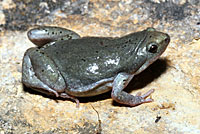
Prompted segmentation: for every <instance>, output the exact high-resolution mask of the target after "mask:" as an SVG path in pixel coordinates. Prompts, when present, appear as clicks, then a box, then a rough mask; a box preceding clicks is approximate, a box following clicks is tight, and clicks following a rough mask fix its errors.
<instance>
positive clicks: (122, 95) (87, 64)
mask: <svg viewBox="0 0 200 134" xmlns="http://www.w3.org/2000/svg"><path fill="white" fill-rule="evenodd" d="M28 37H29V39H30V40H31V41H32V42H33V43H34V44H36V45H37V46H38V47H35V48H30V49H28V50H27V51H26V53H25V55H24V59H23V66H22V68H23V70H22V82H23V83H24V84H25V85H26V86H27V87H30V88H32V89H34V90H37V91H39V92H43V93H46V94H53V95H55V96H56V97H62V98H71V99H73V100H75V101H76V102H77V104H78V100H77V99H76V98H75V97H88V96H95V95H99V94H102V93H105V92H107V91H109V90H112V93H111V96H112V98H113V100H115V101H117V102H119V103H122V104H126V105H129V106H136V105H139V104H142V103H147V102H152V101H153V100H152V99H151V98H147V97H148V96H149V95H150V94H151V93H153V92H154V90H150V91H148V92H147V93H146V94H144V95H141V93H138V94H137V95H136V96H133V95H130V94H128V93H126V92H125V91H123V89H124V88H125V87H126V86H127V85H128V83H129V82H130V80H131V79H132V78H133V77H134V75H137V74H139V73H140V72H142V71H143V70H144V69H146V68H147V67H148V66H149V65H150V64H151V63H153V62H154V61H155V60H157V59H158V58H159V57H160V55H161V54H162V53H163V52H164V51H165V49H166V47H167V45H168V44H169V41H170V37H169V35H167V34H165V33H162V32H158V31H156V30H155V29H154V28H147V29H146V30H144V31H141V32H136V33H131V34H128V35H126V36H123V37H120V38H107V37H83V38H81V37H80V36H79V35H78V34H77V33H75V32H73V31H70V30H67V29H63V28H58V27H40V28H36V29H32V30H30V31H29V32H28Z"/></svg>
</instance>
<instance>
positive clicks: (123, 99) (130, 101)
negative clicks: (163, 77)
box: [111, 73, 154, 106]
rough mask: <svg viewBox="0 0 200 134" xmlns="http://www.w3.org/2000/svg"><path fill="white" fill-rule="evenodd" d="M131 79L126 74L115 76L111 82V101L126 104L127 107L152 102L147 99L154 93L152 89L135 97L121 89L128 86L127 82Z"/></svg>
mask: <svg viewBox="0 0 200 134" xmlns="http://www.w3.org/2000/svg"><path fill="white" fill-rule="evenodd" d="M132 77H133V76H132V75H129V74H127V73H119V74H118V75H117V76H116V78H115V79H114V82H113V88H112V93H111V96H112V98H113V100H115V101H116V102H118V103H121V104H126V105H129V106H137V105H140V104H143V103H148V102H152V101H153V99H151V98H147V97H148V96H150V95H151V94H152V93H153V92H154V89H151V90H149V91H148V92H147V93H145V94H144V95H141V93H140V92H139V93H137V94H136V96H133V95H131V94H128V93H127V92H125V91H123V89H124V88H125V87H126V86H127V85H128V83H129V81H130V80H131V79H132Z"/></svg>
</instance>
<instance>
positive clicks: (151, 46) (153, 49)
mask: <svg viewBox="0 0 200 134" xmlns="http://www.w3.org/2000/svg"><path fill="white" fill-rule="evenodd" d="M147 50H148V51H149V52H150V53H156V52H157V50H158V45H157V43H150V44H149V45H148V46H147Z"/></svg>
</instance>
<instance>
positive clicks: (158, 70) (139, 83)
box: [24, 59, 168, 107]
mask: <svg viewBox="0 0 200 134" xmlns="http://www.w3.org/2000/svg"><path fill="white" fill-rule="evenodd" d="M167 62H168V61H167V59H158V60H157V61H155V62H154V63H153V64H152V65H150V66H149V67H148V68H147V69H145V70H144V71H143V72H141V73H140V74H138V75H136V76H135V77H134V78H133V79H132V80H131V82H130V83H129V84H128V86H127V87H126V88H125V89H124V90H125V91H126V92H128V93H130V92H131V91H133V90H137V89H141V88H144V87H145V86H147V85H148V84H149V83H151V82H152V81H154V80H155V79H157V78H158V77H159V76H161V75H162V74H163V73H164V72H166V70H167V66H168V64H167ZM156 90H159V89H156ZM24 91H25V92H29V93H31V94H37V95H42V96H43V97H47V98H50V99H54V100H55V101H57V100H66V101H67V100H70V99H63V98H56V97H54V96H52V95H50V94H48V93H40V92H37V91H35V90H32V89H30V88H27V87H25V86H24ZM138 92H139V91H138ZM110 98H111V91H109V92H107V93H104V94H100V95H97V96H93V97H79V98H78V99H79V101H80V103H88V102H96V101H99V100H105V99H110ZM113 105H114V106H123V107H124V106H127V105H123V104H119V103H117V102H115V101H113ZM127 107H129V106H127Z"/></svg>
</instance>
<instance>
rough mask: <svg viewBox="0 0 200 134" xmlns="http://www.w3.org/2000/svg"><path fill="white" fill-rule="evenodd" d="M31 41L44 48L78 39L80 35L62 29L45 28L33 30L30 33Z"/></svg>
mask: <svg viewBox="0 0 200 134" xmlns="http://www.w3.org/2000/svg"><path fill="white" fill-rule="evenodd" d="M27 35H28V38H29V40H30V41H31V42H32V43H34V44H35V45H37V46H39V47H42V46H44V45H45V44H47V43H50V42H54V41H59V40H70V39H78V38H80V35H78V34H77V33H75V32H74V31H71V30H69V29H65V28H60V27H50V26H43V27H38V28H34V29H31V30H30V31H29V32H28V33H27Z"/></svg>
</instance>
